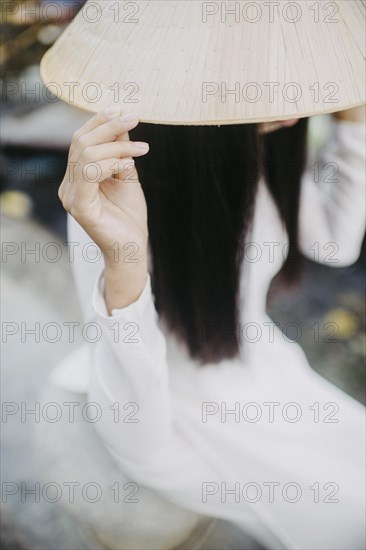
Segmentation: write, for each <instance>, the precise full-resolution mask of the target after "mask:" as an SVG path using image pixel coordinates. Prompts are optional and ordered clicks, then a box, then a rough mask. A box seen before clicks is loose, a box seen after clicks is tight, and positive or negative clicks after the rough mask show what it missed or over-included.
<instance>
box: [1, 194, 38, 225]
mask: <svg viewBox="0 0 366 550" xmlns="http://www.w3.org/2000/svg"><path fill="white" fill-rule="evenodd" d="M0 209H1V213H2V214H5V215H6V216H9V217H11V218H15V219H18V220H24V219H26V218H28V217H29V216H30V213H31V211H32V201H31V199H30V198H29V197H28V195H26V194H25V193H23V192H22V191H4V193H1V195H0Z"/></svg>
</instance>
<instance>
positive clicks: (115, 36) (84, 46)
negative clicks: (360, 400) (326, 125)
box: [41, 0, 366, 125]
mask: <svg viewBox="0 0 366 550" xmlns="http://www.w3.org/2000/svg"><path fill="white" fill-rule="evenodd" d="M88 4H89V3H86V4H85V6H84V8H83V9H82V10H81V11H80V12H79V13H78V15H77V16H76V18H75V19H74V20H73V21H72V23H71V24H70V25H69V26H68V27H67V28H66V30H65V31H64V33H63V34H62V35H61V36H60V38H59V39H58V40H57V42H56V43H55V44H54V45H53V47H52V48H51V49H50V50H49V51H48V52H47V53H46V54H45V56H44V57H43V59H42V62H41V75H42V79H43V81H44V83H45V85H46V86H47V87H48V89H49V90H51V91H52V92H53V93H54V94H55V95H57V96H58V97H60V98H61V99H62V100H64V101H66V102H68V103H71V104H73V105H75V106H77V107H80V108H82V109H86V110H87V111H90V112H98V111H100V110H103V109H105V108H108V107H111V106H114V105H119V106H120V109H121V113H123V114H129V113H136V114H138V115H139V117H140V120H141V121H142V122H149V123H154V124H176V125H224V124H241V123H259V122H265V121H274V120H287V119H292V118H303V117H308V116H313V115H319V114H324V113H331V112H335V111H340V110H343V109H348V108H351V107H356V106H359V105H362V104H364V103H365V95H366V94H365V39H364V36H365V6H364V4H363V2H361V1H357V0H355V1H351V0H348V1H347V2H342V1H340V2H332V3H329V2H328V3H327V4H332V5H333V6H335V7H336V8H337V9H336V10H335V11H334V13H332V14H329V12H327V11H324V6H325V5H324V6H323V5H322V3H320V5H321V8H320V10H321V9H323V12H321V11H320V13H318V14H317V13H315V11H314V8H313V9H312V8H311V6H312V4H311V3H310V2H307V1H299V0H298V1H297V2H288V3H286V4H288V6H290V8H291V9H290V8H289V7H287V11H284V10H283V8H282V9H281V5H282V6H284V4H280V6H279V7H278V6H276V7H275V9H274V10H271V11H268V12H266V11H264V4H263V5H260V4H258V3H256V2H254V3H253V2H249V3H248V2H235V3H230V4H233V5H236V4H239V5H240V6H244V4H247V5H248V4H251V5H252V6H253V5H255V4H257V5H258V6H259V7H260V8H261V12H259V11H257V13H255V12H253V13H252V12H249V11H247V12H244V11H242V10H241V11H240V10H239V12H235V13H234V12H233V13H232V14H231V16H230V12H228V11H227V12H226V13H222V12H221V13H216V12H215V13H214V12H213V11H212V13H211V12H209V13H206V14H205V13H204V11H203V5H204V4H207V5H213V6H221V5H222V4H224V3H213V2H197V1H194V0H193V1H191V0H184V1H181V0H163V1H161V0H153V1H144V2H137V3H133V4H136V6H138V12H137V13H136V14H134V17H132V14H131V13H130V14H129V17H128V18H127V14H126V12H123V13H122V16H123V17H124V19H123V20H121V17H122V16H121V14H120V13H118V14H116V10H115V7H114V6H115V5H116V2H114V1H109V0H98V1H95V0H94V1H93V2H91V3H90V6H89V7H88ZM266 4H268V3H266ZM276 4H277V3H276ZM131 5H132V4H131ZM220 9H222V8H220ZM235 9H237V8H235ZM88 10H89V11H88ZM93 10H94V11H93Z"/></svg>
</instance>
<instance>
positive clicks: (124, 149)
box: [80, 141, 149, 163]
mask: <svg viewBox="0 0 366 550" xmlns="http://www.w3.org/2000/svg"><path fill="white" fill-rule="evenodd" d="M148 151H149V145H148V143H144V142H140V141H114V142H113V143H103V144H102V145H95V146H94V147H87V148H86V149H84V150H83V152H82V155H81V157H80V161H81V163H89V162H99V161H100V160H107V159H110V158H115V157H116V158H127V157H141V156H142V155H146V153H147V152H148Z"/></svg>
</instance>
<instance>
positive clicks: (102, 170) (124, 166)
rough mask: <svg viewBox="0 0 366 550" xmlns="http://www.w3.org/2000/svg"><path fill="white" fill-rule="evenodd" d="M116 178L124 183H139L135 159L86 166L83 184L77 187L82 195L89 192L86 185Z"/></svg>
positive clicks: (116, 159)
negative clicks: (129, 181)
mask: <svg viewBox="0 0 366 550" xmlns="http://www.w3.org/2000/svg"><path fill="white" fill-rule="evenodd" d="M115 176H117V177H118V179H122V180H124V181H127V180H131V181H137V180H138V176H137V171H136V168H135V163H134V161H133V159H131V158H126V159H119V158H109V159H105V160H101V161H100V162H95V163H91V164H86V165H85V166H84V167H83V170H82V180H83V182H82V184H80V185H77V186H75V187H78V188H80V192H81V193H82V192H83V191H85V190H86V192H87V188H88V185H85V184H92V185H94V184H99V183H100V182H102V181H104V180H106V179H108V178H113V177H115Z"/></svg>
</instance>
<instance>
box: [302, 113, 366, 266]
mask: <svg viewBox="0 0 366 550" xmlns="http://www.w3.org/2000/svg"><path fill="white" fill-rule="evenodd" d="M365 149H366V141H365V124H363V123H358V122H348V121H343V120H336V119H334V121H333V128H332V134H331V137H330V141H329V143H327V144H326V146H325V147H324V148H323V149H322V150H321V151H320V153H319V155H318V158H317V160H316V162H315V163H314V164H313V165H312V167H311V169H309V170H307V171H306V172H305V174H304V177H303V181H302V192H301V202H300V213H299V233H300V234H299V237H300V239H299V240H300V248H301V251H302V253H303V254H304V255H305V256H307V257H309V258H310V259H312V260H314V261H317V262H319V263H324V264H327V265H329V266H333V267H342V266H346V265H350V264H353V263H354V262H355V261H356V260H357V259H358V257H359V255H360V249H361V245H362V240H363V237H364V233H365V221H366V209H365V199H366V195H365V193H366V186H365V163H366V156H365Z"/></svg>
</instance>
